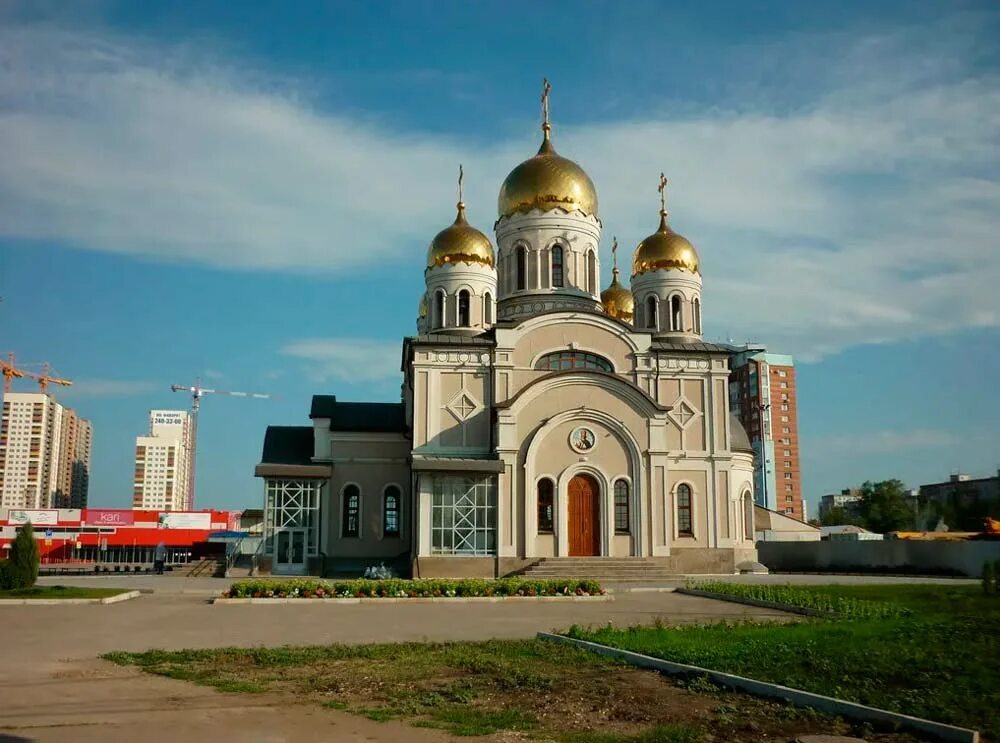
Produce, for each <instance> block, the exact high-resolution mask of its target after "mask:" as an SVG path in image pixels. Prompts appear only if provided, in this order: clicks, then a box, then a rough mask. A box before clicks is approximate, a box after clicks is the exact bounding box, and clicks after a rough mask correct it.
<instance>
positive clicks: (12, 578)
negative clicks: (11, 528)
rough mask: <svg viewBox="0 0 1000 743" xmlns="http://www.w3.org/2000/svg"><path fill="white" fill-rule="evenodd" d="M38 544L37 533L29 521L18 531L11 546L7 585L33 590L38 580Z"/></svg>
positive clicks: (7, 567)
mask: <svg viewBox="0 0 1000 743" xmlns="http://www.w3.org/2000/svg"><path fill="white" fill-rule="evenodd" d="M39 562H40V559H39V555H38V543H37V542H36V541H35V531H34V529H32V528H31V522H30V521H29V522H28V523H26V524H25V525H24V526H22V527H21V528H20V529H18V530H17V536H16V537H14V544H13V545H11V550H10V560H9V561H8V563H7V566H6V573H7V583H8V584H9V587H10V588H31V587H32V586H33V585H35V581H36V580H38V563H39Z"/></svg>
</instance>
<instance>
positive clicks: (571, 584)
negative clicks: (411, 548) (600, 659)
mask: <svg viewBox="0 0 1000 743" xmlns="http://www.w3.org/2000/svg"><path fill="white" fill-rule="evenodd" d="M603 594H604V588H602V587H601V584H600V583H598V582H597V581H594V580H530V579H527V578H498V579H496V580H485V579H481V578H466V579H461V580H443V579H434V578H427V579H417V580H403V579H389V580H365V579H360V580H344V581H324V580H316V579H309V578H305V579H303V578H297V579H292V580H241V581H237V582H236V583H233V585H231V586H230V587H229V590H227V591H224V592H223V594H222V595H223V597H224V598H231V599H246V598H280V599H283V598H301V599H339V598H468V597H478V596H600V595H603Z"/></svg>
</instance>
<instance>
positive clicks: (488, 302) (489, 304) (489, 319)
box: [483, 292, 493, 325]
mask: <svg viewBox="0 0 1000 743" xmlns="http://www.w3.org/2000/svg"><path fill="white" fill-rule="evenodd" d="M492 324H493V295H492V294H490V293H489V292H486V293H485V294H484V295H483V325H492Z"/></svg>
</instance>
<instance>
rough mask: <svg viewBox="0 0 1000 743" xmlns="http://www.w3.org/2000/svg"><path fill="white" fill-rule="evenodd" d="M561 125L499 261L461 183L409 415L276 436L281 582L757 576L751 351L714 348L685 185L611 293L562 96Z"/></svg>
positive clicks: (394, 412) (379, 408)
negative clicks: (732, 387)
mask: <svg viewBox="0 0 1000 743" xmlns="http://www.w3.org/2000/svg"><path fill="white" fill-rule="evenodd" d="M543 114H544V115H543V124H542V143H541V147H540V148H539V150H538V153H537V154H536V155H534V156H533V157H530V158H528V159H527V160H525V161H524V162H522V163H521V164H519V165H518V166H517V167H515V168H514V169H513V170H512V171H511V172H510V174H509V175H508V176H507V178H506V180H505V181H504V182H503V184H502V185H501V187H500V193H499V197H498V203H497V215H498V219H497V222H496V224H495V225H494V235H495V247H494V242H491V240H490V238H489V237H487V236H486V234H484V233H483V232H481V231H480V230H478V229H476V228H475V227H473V226H472V225H470V224H469V222H468V221H467V219H466V215H465V205H464V204H463V203H462V200H461V175H460V177H459V202H458V205H457V213H456V215H455V220H454V222H453V223H452V224H451V225H450V226H448V227H446V228H445V229H443V230H441V232H439V233H438V234H437V235H436V236H435V237H434V238H433V239H432V240H431V241H430V246H429V248H428V250H427V260H426V265H425V268H424V278H425V285H426V286H425V292H424V294H423V296H422V297H421V298H420V301H419V310H418V317H417V333H416V335H413V336H410V337H407V338H404V339H403V342H402V364H401V365H402V371H403V388H402V400H401V401H400V402H398V403H362V402H344V401H341V400H338V399H337V398H336V397H335V396H332V395H317V396H315V397H314V398H313V401H312V409H311V410H310V411H309V418H310V420H311V425H308V426H295V427H286V426H269V427H268V429H267V432H266V434H265V437H264V447H263V456H262V459H261V462H260V464H259V465H257V467H256V474H257V476H259V477H261V478H262V479H263V480H264V483H265V505H264V518H265V539H264V543H263V550H264V552H263V553H262V559H261V560H260V564H261V567H262V569H264V570H270V571H272V572H273V573H275V574H313V575H319V574H326V575H332V574H349V573H360V572H361V571H363V570H364V568H365V567H367V566H370V565H378V564H379V563H381V562H385V563H386V564H387V565H392V566H393V567H395V569H396V570H397V571H398V572H399V573H401V574H404V575H412V576H414V577H438V576H446V577H465V576H483V577H490V576H503V575H510V574H512V573H517V572H520V571H522V570H525V569H527V568H530V567H531V566H532V565H533V564H535V563H537V562H539V561H540V560H543V559H546V558H548V559H550V560H551V558H572V557H591V558H592V557H595V556H596V557H608V558H620V559H628V558H635V559H637V560H641V562H642V563H643V564H650V565H655V566H658V567H659V568H660V569H667V570H669V571H671V572H676V573H678V574H679V573H719V574H725V573H733V572H736V571H737V570H738V568H739V566H740V564H741V563H744V562H750V561H754V560H755V559H756V551H755V549H754V542H753V537H754V534H753V502H754V496H753V471H754V467H753V465H754V462H753V452H752V450H751V447H750V442H749V440H748V438H747V435H746V432H745V431H744V430H743V428H742V426H741V425H740V423H739V421H738V420H737V418H736V417H735V416H734V415H732V414H731V412H730V408H729V394H728V380H729V371H730V368H729V362H730V357H731V355H732V354H733V353H734V352H735V350H736V349H733V348H732V347H730V346H727V345H721V344H715V343H708V342H705V341H704V340H703V339H702V300H701V290H702V274H701V264H700V261H699V257H698V252H697V250H695V247H694V246H693V245H692V244H691V243H690V242H689V241H688V240H686V239H685V238H684V237H682V236H681V235H680V234H678V233H677V232H675V231H674V230H673V229H672V227H671V225H670V223H669V221H668V219H667V211H666V207H665V186H666V179H665V178H663V176H662V175H661V177H660V212H659V223H658V226H657V227H656V229H655V230H654V231H653V232H652V234H650V235H649V237H647V238H646V239H644V240H643V241H642V242H640V243H639V244H638V246H636V248H635V250H634V252H633V255H632V262H631V276H630V281H629V286H627V287H626V286H625V285H624V284H623V283H622V280H621V277H620V271H619V269H618V267H617V244H614V245H613V246H612V254H613V255H614V256H615V258H616V260H615V267H614V268H613V269H612V280H611V284H610V286H608V288H607V289H605V290H604V291H603V292H602V291H601V290H600V286H599V277H600V256H599V248H600V245H601V232H602V223H601V219H600V216H599V215H600V212H599V209H598V199H597V189H596V188H595V187H594V184H593V182H592V181H591V179H590V178H589V176H588V175H587V173H586V172H584V170H583V169H582V168H581V167H580V166H579V165H577V164H576V163H575V162H573V161H572V160H568V159H566V158H565V157H562V156H561V155H559V154H558V153H557V152H556V149H555V146H554V144H553V141H552V133H551V126H550V124H549V117H548V86H547V85H546V90H545V94H544V95H543ZM655 216H656V215H655V213H654V210H653V209H652V208H651V209H650V222H651V225H650V226H653V225H656V224H657V223H656V220H655ZM558 562H567V561H565V560H563V561H558Z"/></svg>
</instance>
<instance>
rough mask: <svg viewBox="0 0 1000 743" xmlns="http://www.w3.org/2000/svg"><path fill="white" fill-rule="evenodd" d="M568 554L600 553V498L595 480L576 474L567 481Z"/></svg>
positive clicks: (586, 554)
mask: <svg viewBox="0 0 1000 743" xmlns="http://www.w3.org/2000/svg"><path fill="white" fill-rule="evenodd" d="M568 491H569V554H570V556H571V557H583V556H588V555H600V554H601V498H600V488H599V487H598V485H597V481H596V480H595V479H594V478H593V477H591V476H590V475H577V476H576V477H574V478H573V479H572V480H570V481H569V488H568Z"/></svg>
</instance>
